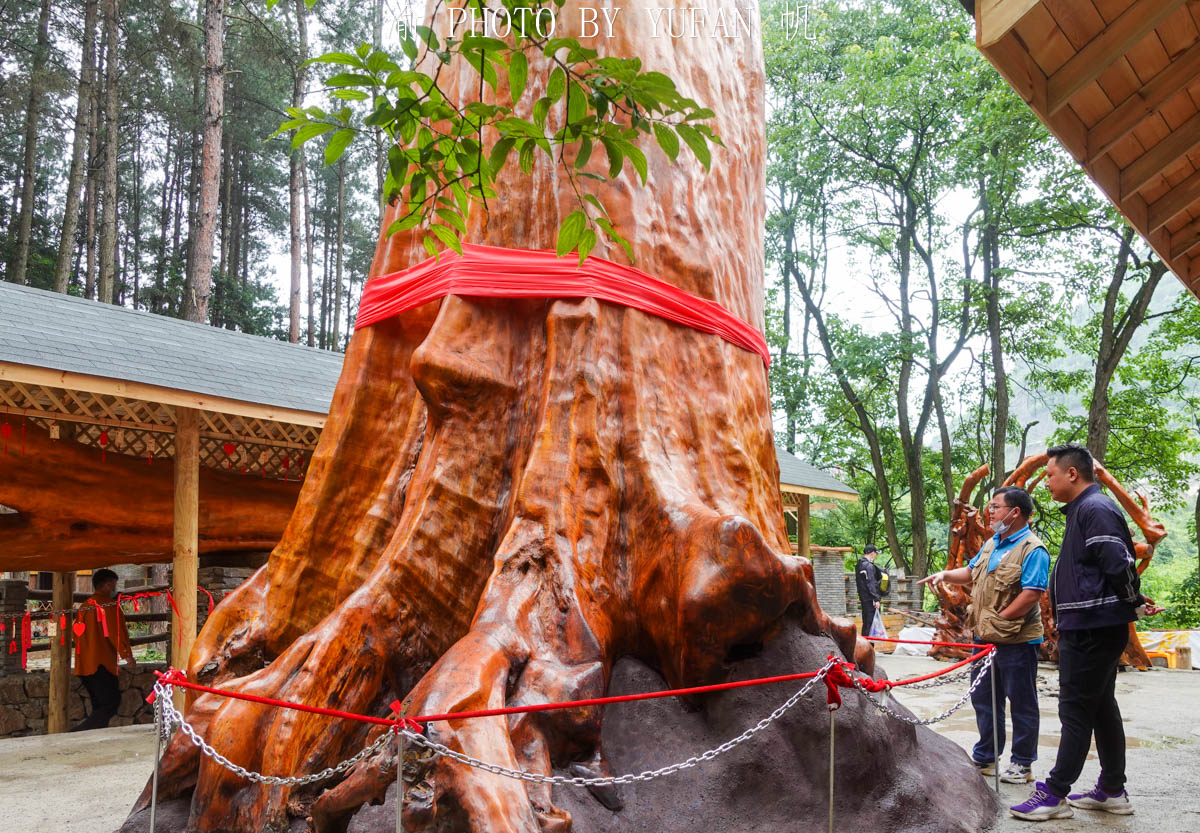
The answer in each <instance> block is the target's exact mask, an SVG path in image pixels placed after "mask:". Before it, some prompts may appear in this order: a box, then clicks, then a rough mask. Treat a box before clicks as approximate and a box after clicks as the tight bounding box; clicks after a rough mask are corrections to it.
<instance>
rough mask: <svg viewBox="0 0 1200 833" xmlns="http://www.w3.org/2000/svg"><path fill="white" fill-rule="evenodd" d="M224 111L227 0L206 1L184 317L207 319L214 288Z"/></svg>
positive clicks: (193, 319)
mask: <svg viewBox="0 0 1200 833" xmlns="http://www.w3.org/2000/svg"><path fill="white" fill-rule="evenodd" d="M224 114H225V0H205V3H204V138H203V141H202V144H201V151H200V176H199V180H200V188H199V193H198V195H197V205H196V229H195V232H194V233H193V234H192V235H191V238H192V247H191V254H190V258H189V262H188V279H187V283H186V287H185V290H184V299H183V317H184V318H186V319H187V320H188V321H197V322H204V321H207V320H208V304H209V295H210V294H211V291H212V262H213V237H214V235H215V233H216V224H217V197H218V194H219V191H220V187H221V182H220V178H221V120H222V118H223V117H224Z"/></svg>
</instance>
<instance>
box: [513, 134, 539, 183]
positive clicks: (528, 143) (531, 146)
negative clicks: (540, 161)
mask: <svg viewBox="0 0 1200 833" xmlns="http://www.w3.org/2000/svg"><path fill="white" fill-rule="evenodd" d="M535 150H537V144H536V143H534V141H533V140H532V139H525V140H523V141H522V143H521V153H520V155H519V156H518V157H517V162H518V164H519V165H520V166H521V172H522V173H524V174H526V175H528V174H529V173H530V172H531V171H532V170H533V152H534V151H535Z"/></svg>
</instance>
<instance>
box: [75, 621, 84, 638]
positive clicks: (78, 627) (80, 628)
mask: <svg viewBox="0 0 1200 833" xmlns="http://www.w3.org/2000/svg"><path fill="white" fill-rule="evenodd" d="M71 630H73V631H74V632H75V635H76V636H83V632H84V631H85V630H87V625H85V624H83V622H76V623H75V624H74V625H71Z"/></svg>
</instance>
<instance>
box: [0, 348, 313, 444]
mask: <svg viewBox="0 0 1200 833" xmlns="http://www.w3.org/2000/svg"><path fill="white" fill-rule="evenodd" d="M0 379H3V380H7V381H10V382H24V383H27V384H33V385H47V386H49V387H54V388H68V389H70V390H82V391H87V392H88V393H101V394H108V395H111V396H124V397H127V398H129V399H143V400H145V401H147V402H160V403H162V404H164V405H173V406H176V407H184V408H198V409H200V410H203V411H216V412H219V413H223V414H236V415H237V416H243V417H256V418H258V419H269V420H272V421H273V422H290V423H292V424H294V425H311V426H314V427H316V428H323V427H324V426H325V418H326V416H327V415H326V414H324V413H319V412H316V411H300V410H296V409H294V408H277V407H275V406H273V405H261V404H256V403H253V402H241V401H239V400H236V399H228V398H226V397H221V396H208V395H207V394H200V393H191V392H189V391H183V390H176V389H175V388H164V387H160V386H158V385H147V384H143V383H142V382H129V381H125V380H122V379H109V378H106V377H103V376H90V375H88V374H85V373H72V372H70V371H67V370H54V369H53V368H48V367H34V366H33V365H27V364H16V363H14V362H6V361H0Z"/></svg>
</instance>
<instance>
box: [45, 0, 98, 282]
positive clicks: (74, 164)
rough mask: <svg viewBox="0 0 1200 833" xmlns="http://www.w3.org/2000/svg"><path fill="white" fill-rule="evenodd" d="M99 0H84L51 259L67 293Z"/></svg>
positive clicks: (94, 68)
mask: <svg viewBox="0 0 1200 833" xmlns="http://www.w3.org/2000/svg"><path fill="white" fill-rule="evenodd" d="M97 7H98V0H84V7H83V55H82V57H81V58H80V59H79V87H78V92H77V94H76V98H75V137H74V140H73V141H72V143H71V167H70V172H69V173H68V174H67V196H66V208H65V209H64V211H63V224H62V234H61V235H60V236H59V240H58V257H57V258H56V260H55V262H54V291H55V292H66V291H67V283H68V281H69V279H70V271H71V253H72V252H73V251H74V249H75V232H76V231H77V230H78V229H79V202H80V188H81V186H82V184H83V166H84V163H85V161H86V156H85V154H86V152H87V138H88V130H89V127H90V122H91V119H90V116H91V100H92V84H93V77H94V74H95V71H96V17H97V14H98V12H97Z"/></svg>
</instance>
